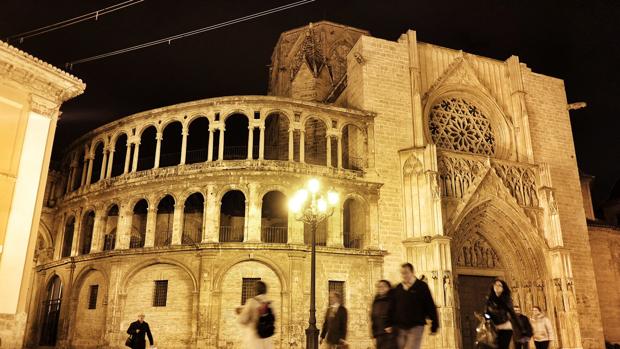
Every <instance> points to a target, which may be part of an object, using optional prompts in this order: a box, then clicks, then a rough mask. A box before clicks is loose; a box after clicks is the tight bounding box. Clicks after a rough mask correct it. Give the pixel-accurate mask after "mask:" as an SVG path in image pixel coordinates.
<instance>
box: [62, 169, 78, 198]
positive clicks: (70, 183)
mask: <svg viewBox="0 0 620 349" xmlns="http://www.w3.org/2000/svg"><path fill="white" fill-rule="evenodd" d="M76 172H77V161H72V162H71V167H70V168H69V176H68V177H69V179H68V182H67V187H66V188H65V189H66V190H65V194H68V193H69V192H71V189H73V182H75V173H76Z"/></svg>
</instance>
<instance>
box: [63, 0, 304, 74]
mask: <svg viewBox="0 0 620 349" xmlns="http://www.w3.org/2000/svg"><path fill="white" fill-rule="evenodd" d="M314 1H315V0H301V1H296V2H292V3H289V4H286V5H282V6H278V7H274V8H271V9H269V10H264V11H260V12H256V13H253V14H250V15H247V16H243V17H239V18H236V19H232V20H228V21H225V22H221V23H217V24H213V25H210V26H207V27H203V28H200V29H195V30H192V31H188V32H185V33H181V34H177V35H173V36H169V37H167V38H163V39H158V40H153V41H149V42H146V43H143V44H139V45H135V46H130V47H127V48H123V49H119V50H115V51H110V52H106V53H102V54H98V55H95V56H91V57H86V58H82V59H78V60H74V61H71V62H67V63H65V67H66V68H69V69H72V68H73V66H74V65H77V64H81V63H86V62H92V61H95V60H99V59H103V58H107V57H111V56H116V55H120V54H123V53H127V52H131V51H136V50H140V49H143V48H147V47H151V46H155V45H160V44H164V43H168V44H171V43H172V41H174V40H179V39H183V38H186V37H189V36H192V35H197V34H201V33H204V32H208V31H211V30H215V29H219V28H223V27H227V26H230V25H233V24H237V23H241V22H246V21H249V20H252V19H255V18H259V17H263V16H267V15H270V14H273V13H277V12H281V11H285V10H288V9H291V8H294V7H298V6H302V5H307V4H309V3H312V2H314Z"/></svg>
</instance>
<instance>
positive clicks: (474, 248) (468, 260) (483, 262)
mask: <svg viewBox="0 0 620 349" xmlns="http://www.w3.org/2000/svg"><path fill="white" fill-rule="evenodd" d="M457 264H458V265H460V266H465V267H475V268H496V267H498V266H499V258H498V256H497V253H495V250H493V248H492V247H491V246H489V244H488V243H487V242H486V240H484V239H483V238H482V237H481V236H480V235H478V234H475V235H473V236H472V237H471V238H470V239H468V240H466V241H465V243H464V244H463V247H461V254H460V256H459V257H458V258H457Z"/></svg>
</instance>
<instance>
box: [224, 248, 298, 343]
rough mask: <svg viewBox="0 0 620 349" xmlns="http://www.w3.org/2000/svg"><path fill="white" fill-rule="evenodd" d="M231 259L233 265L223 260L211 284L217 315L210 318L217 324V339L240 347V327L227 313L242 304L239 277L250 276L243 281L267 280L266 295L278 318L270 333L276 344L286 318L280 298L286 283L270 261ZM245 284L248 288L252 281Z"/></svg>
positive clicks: (281, 336)
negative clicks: (272, 332) (224, 263)
mask: <svg viewBox="0 0 620 349" xmlns="http://www.w3.org/2000/svg"><path fill="white" fill-rule="evenodd" d="M234 262H235V263H234V264H231V263H227V265H226V266H223V267H221V268H219V274H218V275H217V279H216V280H217V281H216V285H215V287H214V290H215V292H216V293H217V296H216V297H217V298H215V299H213V302H214V303H215V304H217V305H216V306H218V307H219V309H218V311H217V313H216V314H217V315H216V317H217V318H216V319H213V320H214V324H217V327H218V335H217V336H218V339H219V340H220V341H222V340H224V341H225V342H226V345H231V344H232V348H235V349H242V348H244V347H243V346H242V343H241V342H240V340H241V337H240V336H238V335H236V334H237V333H239V332H240V330H242V329H241V327H240V326H239V324H238V323H237V319H236V317H235V316H234V315H232V316H231V314H234V310H235V308H236V307H237V306H239V305H241V304H242V303H241V301H242V294H243V293H242V291H243V286H244V283H243V279H246V278H250V280H247V281H250V282H251V281H252V279H255V278H258V279H261V280H262V281H264V282H266V283H267V297H268V299H269V300H270V301H271V302H272V303H271V307H272V309H273V311H274V312H275V315H276V318H277V319H278V320H277V321H276V334H275V335H274V336H273V341H274V347H280V345H279V342H280V339H281V338H283V337H284V336H283V330H285V329H286V326H285V325H286V318H287V314H285V313H284V309H285V307H284V306H283V304H284V302H285V301H286V299H284V298H285V297H284V296H285V294H286V291H285V290H286V286H284V282H283V279H282V278H281V275H279V274H278V271H276V269H274V268H273V265H272V263H268V262H266V261H264V260H263V261H259V260H257V259H246V260H241V261H239V260H235V261H234ZM245 286H246V287H250V288H251V287H252V286H253V284H252V283H249V284H247V285H245ZM218 298H219V299H218ZM227 348H230V346H227Z"/></svg>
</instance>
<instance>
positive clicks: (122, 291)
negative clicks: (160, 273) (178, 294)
mask: <svg viewBox="0 0 620 349" xmlns="http://www.w3.org/2000/svg"><path fill="white" fill-rule="evenodd" d="M157 264H170V265H174V266H177V267H179V268H181V269H182V270H183V271H184V272H186V273H187V275H189V277H190V279H191V281H192V286H193V292H198V279H197V278H196V276H195V275H194V273H193V272H192V270H191V269H190V268H189V267H188V266H186V265H185V264H183V263H182V262H179V261H176V260H174V259H170V258H152V259H148V260H145V261H142V262H139V263H136V264H135V265H133V266H132V267H131V268H130V269H129V271H128V272H127V273H126V274H125V275H124V276H123V277H122V279H121V282H120V291H119V293H120V294H123V295H126V294H127V284H128V283H129V281H130V280H131V279H132V278H133V277H134V276H135V275H136V274H138V273H139V272H140V271H141V270H144V269H145V268H148V267H150V266H152V265H157Z"/></svg>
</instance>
